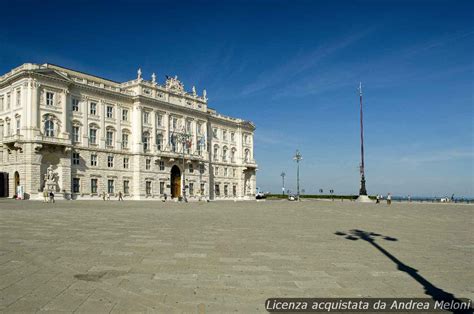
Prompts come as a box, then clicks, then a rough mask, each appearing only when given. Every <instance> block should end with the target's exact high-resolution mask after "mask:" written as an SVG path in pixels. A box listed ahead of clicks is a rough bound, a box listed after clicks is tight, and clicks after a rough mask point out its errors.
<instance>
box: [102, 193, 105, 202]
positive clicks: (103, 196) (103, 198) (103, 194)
mask: <svg viewBox="0 0 474 314" xmlns="http://www.w3.org/2000/svg"><path fill="white" fill-rule="evenodd" d="M102 200H103V201H105V192H102Z"/></svg>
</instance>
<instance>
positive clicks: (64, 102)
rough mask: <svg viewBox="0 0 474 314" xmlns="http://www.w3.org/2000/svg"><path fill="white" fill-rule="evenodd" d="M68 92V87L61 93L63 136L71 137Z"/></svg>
mask: <svg viewBox="0 0 474 314" xmlns="http://www.w3.org/2000/svg"><path fill="white" fill-rule="evenodd" d="M68 94H69V91H68V90H67V89H64V90H63V92H62V93H61V100H62V101H61V107H62V108H61V110H62V111H61V133H62V134H63V138H65V139H69V128H68V126H69V124H70V123H69V121H68V120H69V114H68V111H69V110H68V109H69V104H68V98H69V97H68Z"/></svg>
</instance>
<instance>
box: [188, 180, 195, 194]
mask: <svg viewBox="0 0 474 314" xmlns="http://www.w3.org/2000/svg"><path fill="white" fill-rule="evenodd" d="M189 195H191V196H193V195H194V183H192V182H190V183H189Z"/></svg>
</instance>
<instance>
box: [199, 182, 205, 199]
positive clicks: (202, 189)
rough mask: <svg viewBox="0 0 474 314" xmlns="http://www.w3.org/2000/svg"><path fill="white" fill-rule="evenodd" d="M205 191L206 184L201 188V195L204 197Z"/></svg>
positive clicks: (202, 184)
mask: <svg viewBox="0 0 474 314" xmlns="http://www.w3.org/2000/svg"><path fill="white" fill-rule="evenodd" d="M204 191H205V184H204V183H201V188H200V190H199V193H201V195H203V196H204Z"/></svg>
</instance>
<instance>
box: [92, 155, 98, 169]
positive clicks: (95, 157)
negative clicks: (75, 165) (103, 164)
mask: <svg viewBox="0 0 474 314" xmlns="http://www.w3.org/2000/svg"><path fill="white" fill-rule="evenodd" d="M91 166H92V167H96V166H97V155H96V154H92V155H91Z"/></svg>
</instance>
